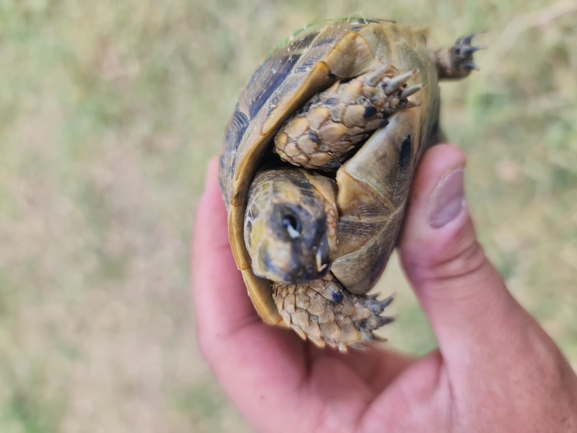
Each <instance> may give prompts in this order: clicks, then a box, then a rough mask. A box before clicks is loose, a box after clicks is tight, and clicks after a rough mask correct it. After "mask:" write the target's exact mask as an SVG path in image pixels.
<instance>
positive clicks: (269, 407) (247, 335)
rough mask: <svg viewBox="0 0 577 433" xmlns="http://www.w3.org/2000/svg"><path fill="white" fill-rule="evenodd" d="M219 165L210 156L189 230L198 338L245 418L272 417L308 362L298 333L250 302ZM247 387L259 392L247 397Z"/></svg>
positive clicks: (269, 419)
mask: <svg viewBox="0 0 577 433" xmlns="http://www.w3.org/2000/svg"><path fill="white" fill-rule="evenodd" d="M217 171H218V170H217V164H216V161H214V160H213V161H211V163H210V164H209V169H208V174H207V180H206V189H205V193H204V196H203V198H202V199H201V201H200V204H199V210H198V213H197V215H196V221H195V228H194V234H193V248H192V249H193V253H192V290H193V295H194V307H195V315H196V322H197V335H198V342H199V346H200V348H201V351H202V353H203V356H204V357H205V358H206V360H207V361H208V363H209V364H210V366H211V368H212V369H213V371H214V372H215V374H216V376H217V377H218V379H219V381H220V382H221V384H222V386H223V387H224V389H225V390H226V392H227V393H228V394H229V396H230V397H231V398H232V399H233V400H234V401H235V402H236V404H237V405H238V407H239V408H240V410H241V411H242V412H243V413H244V414H245V415H246V416H247V418H248V419H265V420H264V421H263V422H265V423H274V419H275V417H277V419H279V418H278V417H280V416H281V413H280V412H282V410H284V409H283V407H286V406H287V405H290V404H294V403H295V401H290V397H292V398H293V399H294V398H295V395H296V391H297V390H298V384H302V383H303V380H304V378H305V377H306V374H307V365H306V363H305V359H304V356H303V350H302V343H301V341H300V340H299V339H298V337H297V336H296V335H294V334H293V333H291V332H287V331H285V330H282V329H279V328H276V327H271V326H268V325H265V324H264V323H263V322H262V320H261V319H260V318H259V317H258V315H257V313H256V312H255V310H254V307H253V306H252V303H251V302H250V298H249V297H248V294H247V291H246V287H245V285H244V281H243V279H242V276H241V274H240V271H238V269H237V267H236V264H235V262H234V259H233V256H232V253H231V249H230V245H229V243H228V235H227V214H226V209H225V206H224V203H223V200H222V194H221V192H220V189H219V186H218V180H217V177H218V174H217ZM247 392H253V393H258V395H259V396H260V397H259V398H246V393H247ZM290 394H292V396H291V395H290ZM283 399H284V400H283ZM303 399H304V397H301V398H300V400H303ZM300 400H299V401H300ZM311 406H313V405H312V403H311ZM263 411H264V412H265V413H266V414H267V416H263ZM303 422H310V420H305V419H303Z"/></svg>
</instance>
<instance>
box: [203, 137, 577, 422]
mask: <svg viewBox="0 0 577 433" xmlns="http://www.w3.org/2000/svg"><path fill="white" fill-rule="evenodd" d="M464 167H465V157H464V155H463V154H462V152H461V151H459V150H458V149H457V148H455V147H453V146H451V145H438V146H434V147H433V148H431V149H430V150H429V151H427V153H426V154H425V155H424V157H423V160H422V162H421V164H420V165H419V168H418V171H417V173H416V176H415V181H414V183H413V187H412V190H411V195H410V200H409V208H408V213H407V218H406V221H405V225H404V228H403V232H402V234H401V238H400V241H399V246H398V248H399V253H400V258H401V262H402V265H403V268H404V270H405V273H406V275H407V277H408V279H409V281H410V283H411V285H412V287H413V289H414V291H415V293H416V295H417V297H418V299H419V302H420V304H421V306H422V308H423V310H424V312H425V314H426V315H427V318H428V320H429V322H430V324H431V327H432V329H433V331H434V333H435V336H436V338H437V341H438V345H439V347H438V349H437V350H435V351H433V352H431V353H429V354H427V355H425V356H424V357H422V358H414V357H410V356H407V355H404V354H400V353H396V352H394V351H391V350H388V349H387V348H386V346H385V347H383V346H382V345H375V346H373V347H371V348H370V350H366V351H362V352H361V351H354V350H352V351H351V352H350V353H349V354H340V353H338V352H337V351H335V350H332V349H325V350H320V349H317V348H316V347H314V346H313V345H312V344H310V343H307V342H303V341H301V340H300V339H299V337H298V336H297V335H296V334H295V333H294V332H292V331H287V330H284V329H281V328H277V327H271V326H268V325H265V324H264V323H263V322H262V321H261V319H260V318H259V317H258V315H257V313H256V311H255V310H254V307H253V306H252V304H251V302H250V299H249V298H248V296H247V294H246V288H245V286H244V283H243V280H242V277H241V274H240V272H239V271H238V270H237V268H236V265H235V263H234V260H233V257H232V253H231V250H230V245H229V243H228V237H227V215H226V209H225V205H224V203H223V200H222V194H221V192H220V190H219V187H218V180H217V165H216V163H215V161H213V162H212V163H211V164H210V165H209V170H208V174H207V182H206V190H205V193H204V196H203V198H202V200H201V202H200V205H199V208H198V209H199V210H198V214H197V216H196V223H195V230H194V238H193V254H192V287H193V295H194V309H195V317H196V322H197V333H198V343H199V347H200V350H201V352H202V354H203V356H204V358H205V359H206V361H207V362H208V364H209V365H210V367H211V368H212V370H213V372H214V374H215V375H216V377H217V379H218V381H219V382H220V384H221V385H222V387H223V388H224V390H225V391H226V393H227V394H228V395H229V397H230V398H231V400H232V401H233V402H234V404H235V405H236V406H237V407H238V408H239V410H240V411H241V412H242V413H243V415H244V416H245V417H246V419H247V420H248V421H249V423H250V424H251V425H252V426H253V427H254V429H255V430H256V431H259V432H291V433H292V432H317V433H325V432H343V433H344V432H356V433H365V432H366V433H368V432H387V433H393V432H428V433H435V432H443V433H445V432H459V433H460V432H463V433H465V432H466V433H475V432H483V433H485V432H491V433H498V432H523V433H531V432H535V433H537V432H538V433H545V432H552V433H553V432H554V433H562V432H577V377H576V376H575V373H574V372H573V370H572V369H571V367H570V365H569V364H568V362H567V360H566V359H565V358H564V356H563V355H562V353H561V352H560V351H559V349H558V348H557V346H556V345H555V343H554V342H553V341H552V340H551V338H549V336H548V335H547V334H546V333H545V332H544V331H543V329H542V328H541V327H540V326H539V324H538V323H537V322H536V321H535V320H534V319H533V318H532V317H531V316H530V315H529V314H528V313H527V312H526V311H525V310H524V309H523V308H522V307H521V306H520V305H519V304H518V303H517V302H516V301H515V299H514V298H513V297H512V296H511V294H510V293H509V292H508V290H507V288H506V287H505V284H504V282H503V280H502V279H501V277H500V276H499V274H498V273H497V271H496V270H495V269H494V268H493V266H492V265H491V263H490V262H489V261H488V260H487V258H486V256H485V254H484V252H483V249H482V248H481V246H480V245H479V243H478V241H477V238H476V235H475V230H474V227H473V223H472V221H471V218H470V215H469V212H468V209H467V206H466V203H465V202H464V197H463V183H462V181H463V170H464Z"/></svg>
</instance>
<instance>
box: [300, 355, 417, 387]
mask: <svg viewBox="0 0 577 433" xmlns="http://www.w3.org/2000/svg"><path fill="white" fill-rule="evenodd" d="M311 355H312V359H313V360H316V359H318V358H320V357H330V358H334V359H336V360H338V361H339V362H342V363H344V364H346V365H347V366H348V367H349V368H351V370H353V371H355V372H357V374H358V375H359V377H360V378H361V379H362V380H363V381H364V382H365V384H366V385H367V386H368V387H369V388H370V389H371V390H372V391H373V392H374V393H375V394H376V393H379V392H381V391H383V390H384V389H385V388H386V387H387V386H389V384H390V383H391V382H392V381H393V380H395V379H396V378H397V376H398V375H399V374H401V372H403V371H404V370H405V369H406V368H407V367H409V366H410V365H411V364H413V363H414V362H415V361H416V360H417V359H416V358H415V357H413V356H409V355H405V354H403V353H399V352H395V351H393V350H389V349H387V348H386V347H379V346H376V345H373V346H372V347H370V348H369V349H368V350H364V351H358V350H354V349H353V350H350V351H349V353H340V352H337V351H334V350H326V349H314V350H311Z"/></svg>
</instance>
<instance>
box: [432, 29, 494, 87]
mask: <svg viewBox="0 0 577 433" xmlns="http://www.w3.org/2000/svg"><path fill="white" fill-rule="evenodd" d="M475 36H476V35H471V36H465V37H463V38H460V39H457V42H455V45H453V46H452V47H450V48H441V49H440V50H437V51H435V52H434V53H433V57H434V59H433V60H434V62H435V65H436V66H437V73H438V74H439V79H440V80H448V79H460V78H465V77H466V76H468V75H469V74H470V73H471V71H472V70H473V69H475V70H478V69H479V68H478V67H477V65H475V62H474V60H473V53H474V52H475V51H479V50H482V49H484V47H472V46H471V41H472V40H473V38H474V37H475Z"/></svg>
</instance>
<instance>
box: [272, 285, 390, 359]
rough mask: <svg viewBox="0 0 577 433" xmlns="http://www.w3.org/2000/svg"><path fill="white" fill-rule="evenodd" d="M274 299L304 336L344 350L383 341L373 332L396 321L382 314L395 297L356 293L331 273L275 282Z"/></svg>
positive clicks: (317, 343) (295, 328)
mask: <svg viewBox="0 0 577 433" xmlns="http://www.w3.org/2000/svg"><path fill="white" fill-rule="evenodd" d="M273 298H274V300H275V303H276V305H277V308H278V310H279V312H280V314H281V316H282V318H283V320H284V322H285V323H286V324H287V325H288V326H290V327H291V328H292V329H293V330H294V331H295V332H296V333H297V334H298V335H299V336H300V337H301V338H303V339H307V338H308V339H309V340H311V341H312V342H313V343H314V344H315V345H317V346H319V347H324V346H325V345H329V346H332V347H338V349H339V350H340V351H341V352H346V351H347V347H354V348H356V349H363V344H364V343H368V342H370V341H382V340H383V339H382V338H381V337H379V336H378V335H376V334H374V333H373V331H375V330H376V329H378V328H380V327H381V326H384V325H386V324H387V323H391V322H392V321H393V320H394V317H390V316H381V314H382V313H383V311H384V310H385V308H386V307H387V306H388V305H389V304H390V303H391V302H392V301H393V296H389V297H388V298H386V299H383V300H378V299H377V295H371V296H366V295H353V294H351V293H349V292H348V291H347V290H345V289H344V288H343V286H342V285H341V284H340V283H339V281H338V280H337V279H336V278H335V277H334V276H333V275H332V274H329V275H327V276H326V277H325V278H323V279H321V280H314V281H311V282H309V283H301V284H292V285H285V284H282V283H278V284H275V285H274V286H273Z"/></svg>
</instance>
